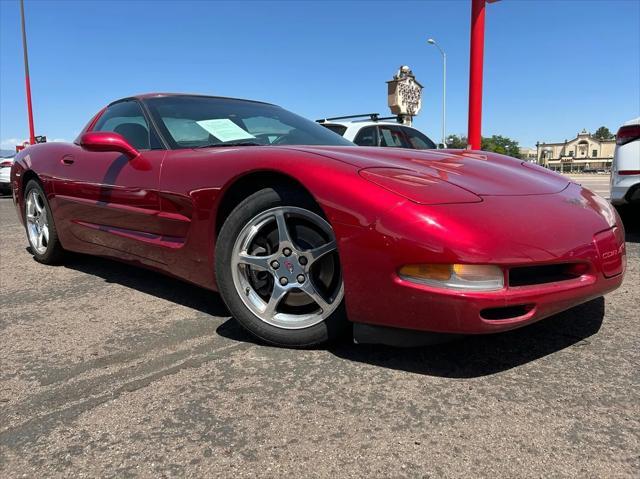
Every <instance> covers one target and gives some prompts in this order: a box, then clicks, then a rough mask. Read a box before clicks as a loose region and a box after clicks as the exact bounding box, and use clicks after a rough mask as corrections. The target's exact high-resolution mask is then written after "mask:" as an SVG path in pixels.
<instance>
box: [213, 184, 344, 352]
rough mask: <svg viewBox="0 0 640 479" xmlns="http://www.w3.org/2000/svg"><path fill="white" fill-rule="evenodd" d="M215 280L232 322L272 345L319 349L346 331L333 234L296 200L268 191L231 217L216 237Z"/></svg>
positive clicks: (310, 205)
mask: <svg viewBox="0 0 640 479" xmlns="http://www.w3.org/2000/svg"><path fill="white" fill-rule="evenodd" d="M294 205H295V206H294ZM216 276H217V281H218V286H219V289H220V293H221V295H222V297H223V299H224V301H225V303H226V304H227V306H228V308H229V310H230V311H231V313H232V314H233V315H234V317H235V318H236V319H237V320H238V321H239V322H240V323H241V324H242V325H243V326H244V327H245V328H246V329H247V330H248V331H249V332H251V333H252V334H254V335H255V336H257V337H259V338H261V339H263V340H265V341H267V342H269V343H272V344H276V345H279V346H288V347H309V346H314V345H318V344H321V343H324V342H326V341H328V340H330V339H333V338H334V337H335V336H337V335H338V334H340V333H341V332H342V331H343V330H344V329H345V326H346V324H347V322H346V318H345V312H344V304H343V296H344V285H343V281H342V272H341V269H340V261H339V258H338V254H337V249H336V240H335V236H334V233H333V229H332V228H331V225H330V224H329V223H328V222H327V221H326V220H325V219H324V218H323V217H322V216H321V212H320V211H318V209H317V207H316V206H315V205H314V204H313V202H312V201H310V200H309V199H308V198H307V197H306V196H305V195H301V194H299V193H297V192H293V191H287V190H284V191H278V190H274V189H264V190H261V191H259V192H257V193H255V194H253V195H251V196H250V197H249V198H247V199H245V200H244V201H243V202H242V203H240V204H239V205H238V206H237V207H236V208H235V209H234V210H233V211H232V212H231V214H230V215H229V217H228V218H227V220H226V222H225V223H224V225H223V227H222V230H221V232H220V235H219V237H218V243H217V246H216Z"/></svg>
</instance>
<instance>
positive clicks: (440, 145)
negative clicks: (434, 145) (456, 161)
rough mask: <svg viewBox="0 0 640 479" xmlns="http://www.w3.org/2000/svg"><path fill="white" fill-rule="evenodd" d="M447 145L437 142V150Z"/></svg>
mask: <svg viewBox="0 0 640 479" xmlns="http://www.w3.org/2000/svg"><path fill="white" fill-rule="evenodd" d="M446 147H447V145H445V144H444V143H438V150H443V149H445V148H446Z"/></svg>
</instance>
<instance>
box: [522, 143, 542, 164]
mask: <svg viewBox="0 0 640 479" xmlns="http://www.w3.org/2000/svg"><path fill="white" fill-rule="evenodd" d="M519 151H520V158H521V159H523V160H525V161H533V162H535V161H536V160H537V158H538V150H537V149H535V148H529V147H528V146H522V147H520V148H519Z"/></svg>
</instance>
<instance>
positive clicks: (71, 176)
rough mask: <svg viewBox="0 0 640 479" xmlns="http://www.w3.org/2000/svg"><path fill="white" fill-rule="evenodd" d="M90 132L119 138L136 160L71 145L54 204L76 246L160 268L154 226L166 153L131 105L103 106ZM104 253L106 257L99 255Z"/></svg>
mask: <svg viewBox="0 0 640 479" xmlns="http://www.w3.org/2000/svg"><path fill="white" fill-rule="evenodd" d="M92 131H109V132H115V133H118V134H120V135H122V136H123V137H124V138H125V139H126V140H127V141H128V142H129V143H130V144H131V145H132V146H133V147H134V148H136V149H137V150H138V151H139V152H140V155H139V156H138V157H137V158H134V159H132V160H131V159H129V158H128V157H127V156H125V155H123V154H121V153H118V152H97V151H88V150H86V149H83V148H82V147H80V146H79V145H76V147H75V148H74V150H73V152H72V153H71V154H66V155H65V156H64V158H61V159H60V163H59V166H58V172H59V179H58V181H57V182H56V186H55V189H56V201H57V203H58V212H59V216H61V217H62V218H61V219H62V220H63V221H65V222H66V223H67V224H68V225H69V229H70V232H71V233H72V234H73V236H75V238H76V239H77V240H80V241H82V242H85V243H89V244H91V245H95V246H100V247H105V248H108V249H106V250H105V249H104V248H101V249H100V251H102V253H104V254H108V252H109V251H112V250H113V251H120V252H123V253H127V254H129V255H131V256H132V257H133V258H134V259H135V257H138V258H146V259H151V260H153V261H154V262H156V261H157V262H162V256H161V254H160V248H159V247H158V245H157V243H158V242H159V241H160V240H161V230H160V225H159V224H158V214H159V212H160V200H159V197H158V187H159V180H160V168H161V166H162V161H163V159H164V156H165V153H166V151H165V150H164V149H163V148H162V147H161V145H160V143H159V141H158V139H157V137H156V136H155V133H154V132H153V131H152V130H151V129H150V128H149V122H148V121H147V118H146V115H145V114H144V112H143V110H142V107H141V106H140V104H139V103H138V102H137V101H134V100H131V101H122V102H118V103H115V104H112V105H111V106H109V107H108V108H107V109H106V110H105V111H104V113H103V114H102V115H101V116H100V118H99V119H98V121H97V122H96V124H95V125H94V127H93V128H92ZM105 252H106V253H105Z"/></svg>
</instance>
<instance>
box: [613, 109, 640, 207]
mask: <svg viewBox="0 0 640 479" xmlns="http://www.w3.org/2000/svg"><path fill="white" fill-rule="evenodd" d="M611 203H613V204H614V205H620V204H624V203H640V117H638V118H635V119H634V120H630V121H628V122H626V123H625V124H624V125H622V126H621V127H620V129H619V130H618V133H617V134H616V151H615V153H614V154H613V165H612V167H611Z"/></svg>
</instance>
